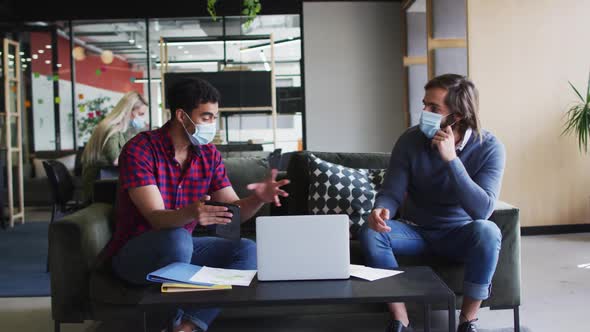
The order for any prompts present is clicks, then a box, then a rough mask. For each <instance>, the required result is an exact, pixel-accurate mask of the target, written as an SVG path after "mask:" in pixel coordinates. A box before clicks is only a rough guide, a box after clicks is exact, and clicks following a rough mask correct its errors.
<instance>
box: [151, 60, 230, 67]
mask: <svg viewBox="0 0 590 332" xmlns="http://www.w3.org/2000/svg"><path fill="white" fill-rule="evenodd" d="M217 63H218V61H198V60H197V61H182V62H168V66H170V67H194V66H195V65H212V64H215V65H216V64H217ZM156 66H157V67H160V66H161V64H160V63H159V62H158V63H156Z"/></svg>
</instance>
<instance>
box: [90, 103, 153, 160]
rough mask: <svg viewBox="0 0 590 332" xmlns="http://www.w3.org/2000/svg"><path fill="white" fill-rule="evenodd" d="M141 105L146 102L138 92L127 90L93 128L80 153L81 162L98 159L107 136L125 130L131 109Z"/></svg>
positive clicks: (127, 126) (145, 104) (107, 138)
mask: <svg viewBox="0 0 590 332" xmlns="http://www.w3.org/2000/svg"><path fill="white" fill-rule="evenodd" d="M142 106H147V102H146V101H145V99H144V98H143V97H142V96H141V95H140V94H139V93H137V92H135V91H130V92H127V93H126V94H125V95H124V96H123V98H121V100H119V102H118V103H117V105H115V107H114V108H113V110H112V111H111V112H110V113H109V114H108V115H107V116H106V117H105V118H104V119H102V121H100V123H99V124H98V125H97V126H96V128H94V131H93V132H92V135H91V136H90V139H89V140H88V143H87V144H86V147H85V148H84V152H83V153H82V163H84V164H93V163H95V162H96V161H98V160H99V159H100V157H101V155H102V149H103V148H104V146H105V144H106V143H107V141H108V140H109V138H110V137H111V136H113V135H114V134H115V133H118V132H126V131H127V129H128V128H129V121H130V120H131V111H133V110H135V109H137V108H139V107H142Z"/></svg>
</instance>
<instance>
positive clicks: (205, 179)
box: [105, 79, 288, 332]
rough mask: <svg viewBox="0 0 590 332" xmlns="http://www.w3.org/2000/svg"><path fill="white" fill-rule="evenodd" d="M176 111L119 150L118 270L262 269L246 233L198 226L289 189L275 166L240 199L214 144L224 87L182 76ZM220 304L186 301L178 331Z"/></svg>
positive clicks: (134, 279) (134, 275)
mask: <svg viewBox="0 0 590 332" xmlns="http://www.w3.org/2000/svg"><path fill="white" fill-rule="evenodd" d="M167 97H168V102H169V105H170V110H171V111H172V118H171V120H170V121H168V122H167V123H166V124H165V125H164V126H163V127H162V128H160V129H157V130H153V131H148V132H143V133H140V134H138V135H137V136H135V137H134V138H133V139H131V140H130V141H129V142H128V143H127V144H126V145H125V147H124V148H123V150H122V152H121V155H120V156H119V169H120V176H119V187H120V189H119V196H118V201H117V203H118V204H117V210H116V220H117V226H116V230H115V233H114V235H113V238H112V239H111V241H110V243H109V245H108V246H107V248H106V249H105V252H106V255H107V257H110V258H112V267H113V270H114V272H115V273H116V274H117V275H118V276H119V277H120V278H122V279H124V280H126V281H128V282H130V283H133V284H146V283H147V282H146V275H147V274H148V273H150V272H152V271H154V270H157V269H159V268H161V267H164V266H166V265H168V264H170V263H173V262H184V263H191V264H195V265H203V266H204V265H206V266H211V267H221V268H229V269H243V270H255V269H256V245H255V243H254V242H253V241H250V240H247V239H241V240H240V241H230V240H226V239H222V238H217V237H194V238H193V237H192V235H191V234H192V231H193V229H194V228H195V227H196V226H197V225H202V226H207V225H214V224H225V223H228V222H229V221H230V219H228V218H227V217H231V216H232V214H231V213H230V212H229V211H228V210H227V208H226V207H222V206H211V205H205V201H207V200H212V201H216V202H225V203H233V204H237V205H239V206H240V208H241V209H240V211H241V213H240V215H241V218H242V221H245V220H248V219H250V218H251V217H252V216H254V214H255V213H256V211H258V209H260V208H261V207H262V206H263V205H264V204H265V203H270V202H274V203H275V204H277V205H280V202H279V196H287V193H286V192H285V191H283V190H282V189H281V188H280V187H281V186H283V185H285V184H287V183H288V180H282V181H275V178H276V170H272V172H271V174H270V175H269V176H268V177H267V178H266V179H265V180H264V181H263V182H260V183H254V184H250V185H248V189H250V190H252V192H253V193H252V195H250V196H248V197H246V198H243V199H239V198H238V196H237V195H236V193H235V191H234V189H233V188H232V187H231V184H230V182H229V180H228V178H227V174H226V171H225V166H224V165H223V161H222V158H221V154H220V153H219V151H218V150H217V149H216V148H215V145H213V144H210V142H211V140H212V139H213V137H214V136H215V131H216V129H215V124H216V120H217V116H218V112H219V110H218V102H219V99H220V96H219V92H218V91H217V90H216V89H215V88H214V87H213V86H212V85H211V84H209V83H208V82H206V81H203V80H199V79H190V80H183V81H180V82H179V83H177V84H175V85H174V86H173V87H172V89H171V90H170V91H169V92H168V96H167ZM218 313H219V309H216V308H207V309H194V308H180V309H179V311H178V315H177V317H176V320H175V331H176V332H178V331H184V332H191V331H206V330H207V329H208V327H209V324H210V323H211V322H212V321H213V320H214V319H215V317H216V316H217V315H218Z"/></svg>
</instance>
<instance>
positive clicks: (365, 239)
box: [358, 222, 379, 247]
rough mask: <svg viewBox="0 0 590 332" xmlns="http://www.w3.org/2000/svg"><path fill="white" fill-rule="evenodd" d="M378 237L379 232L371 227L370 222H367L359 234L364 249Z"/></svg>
mask: <svg viewBox="0 0 590 332" xmlns="http://www.w3.org/2000/svg"><path fill="white" fill-rule="evenodd" d="M378 236H379V232H377V231H376V230H374V229H372V228H371V227H369V222H365V223H364V224H363V225H362V226H361V229H360V230H359V232H358V239H359V241H360V242H361V245H362V246H363V247H364V246H367V245H368V244H369V243H371V242H373V241H375V239H376V238H377V237H378Z"/></svg>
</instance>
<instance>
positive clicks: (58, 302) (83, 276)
mask: <svg viewBox="0 0 590 332" xmlns="http://www.w3.org/2000/svg"><path fill="white" fill-rule="evenodd" d="M111 210H112V207H111V205H110V204H105V203H95V204H92V205H90V206H88V207H86V208H84V209H81V210H79V211H77V212H75V213H73V214H71V215H68V216H66V217H64V218H63V219H61V220H58V221H55V222H54V223H52V224H51V225H50V226H49V268H50V271H51V310H52V316H53V319H54V320H57V321H61V322H80V321H82V320H84V319H86V318H87V317H86V314H87V312H88V310H89V300H88V296H89V291H88V289H89V285H88V284H89V278H90V272H91V270H92V268H93V265H94V264H95V260H96V257H97V256H98V254H99V253H100V252H101V250H102V249H103V248H104V246H105V245H106V244H107V243H108V241H109V240H110V238H111V235H112V234H111V231H110V229H109V217H110V216H111Z"/></svg>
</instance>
